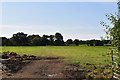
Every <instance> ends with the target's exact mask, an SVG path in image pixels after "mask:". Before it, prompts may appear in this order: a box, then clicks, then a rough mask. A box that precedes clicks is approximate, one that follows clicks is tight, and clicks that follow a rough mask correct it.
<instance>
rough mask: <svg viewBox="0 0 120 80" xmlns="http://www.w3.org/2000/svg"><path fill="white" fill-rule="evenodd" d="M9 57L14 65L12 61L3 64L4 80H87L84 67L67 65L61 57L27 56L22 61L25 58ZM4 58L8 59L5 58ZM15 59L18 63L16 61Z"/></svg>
mask: <svg viewBox="0 0 120 80" xmlns="http://www.w3.org/2000/svg"><path fill="white" fill-rule="evenodd" d="M12 54H13V53H12ZM7 55H8V54H7ZM24 56H27V55H24ZM8 57H9V58H12V59H11V60H12V63H10V60H9V63H5V62H3V65H5V66H3V67H4V68H3V72H2V78H3V79H5V78H7V79H8V80H15V79H25V80H27V79H30V80H31V79H32V80H36V79H38V80H41V79H42V80H46V78H47V79H58V78H59V79H60V78H61V79H64V80H67V79H72V80H73V79H75V80H76V79H85V74H86V72H85V70H84V69H83V68H82V67H80V66H79V65H78V64H66V63H64V62H63V60H62V58H60V57H36V56H34V57H33V56H32V58H31V57H30V56H27V57H26V58H25V57H24V59H22V60H21V58H23V56H22V57H20V56H19V58H20V59H18V57H14V58H13V55H12V57H11V56H10V54H9V55H8ZM8 57H7V58H8ZM28 57H29V58H28ZM4 58H6V57H5V56H4ZM15 59H16V60H17V61H15ZM13 60H14V61H13ZM20 61H21V62H20ZM8 64H9V65H8ZM11 64H12V65H11ZM10 66H11V67H12V68H11V67H10Z"/></svg>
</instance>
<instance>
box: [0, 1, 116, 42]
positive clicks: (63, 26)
mask: <svg viewBox="0 0 120 80" xmlns="http://www.w3.org/2000/svg"><path fill="white" fill-rule="evenodd" d="M0 6H2V10H0V15H2V16H0V17H2V18H1V19H2V20H1V19H0V20H1V21H0V22H2V23H0V25H1V26H0V27H1V28H2V31H1V32H0V36H5V37H8V38H9V37H12V34H14V33H17V32H24V33H27V34H39V35H40V36H42V35H43V34H47V35H50V34H55V33H56V32H60V33H61V34H62V35H63V36H64V40H66V39H69V38H72V39H76V38H77V39H82V40H86V39H100V37H101V36H105V32H104V27H103V26H101V25H100V21H105V22H107V19H106V17H105V15H106V14H110V13H113V14H114V13H115V12H117V4H116V3H115V2H4V3H0Z"/></svg>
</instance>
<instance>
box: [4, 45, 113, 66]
mask: <svg viewBox="0 0 120 80" xmlns="http://www.w3.org/2000/svg"><path fill="white" fill-rule="evenodd" d="M2 51H3V52H6V51H9V52H16V53H18V54H21V55H23V54H28V55H36V56H61V57H64V58H65V59H64V60H65V61H66V62H68V63H79V64H86V63H89V64H95V65H105V64H111V56H110V54H108V52H109V47H107V46H96V47H95V46H4V47H2Z"/></svg>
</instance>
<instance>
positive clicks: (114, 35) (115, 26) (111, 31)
mask: <svg viewBox="0 0 120 80" xmlns="http://www.w3.org/2000/svg"><path fill="white" fill-rule="evenodd" d="M106 17H107V19H108V20H109V21H110V23H111V26H110V25H106V23H105V22H101V24H102V25H103V26H105V31H106V34H107V39H110V40H111V41H112V45H113V46H118V43H119V41H120V19H119V17H118V15H117V14H116V15H113V14H110V15H106Z"/></svg>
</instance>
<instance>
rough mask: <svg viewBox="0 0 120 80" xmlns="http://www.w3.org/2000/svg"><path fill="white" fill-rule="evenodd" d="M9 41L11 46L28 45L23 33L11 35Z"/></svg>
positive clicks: (25, 35)
mask: <svg viewBox="0 0 120 80" xmlns="http://www.w3.org/2000/svg"><path fill="white" fill-rule="evenodd" d="M11 41H12V43H13V45H17V46H26V45H27V43H28V40H27V34H24V33H23V32H18V33H17V34H13V37H12V38H11Z"/></svg>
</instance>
